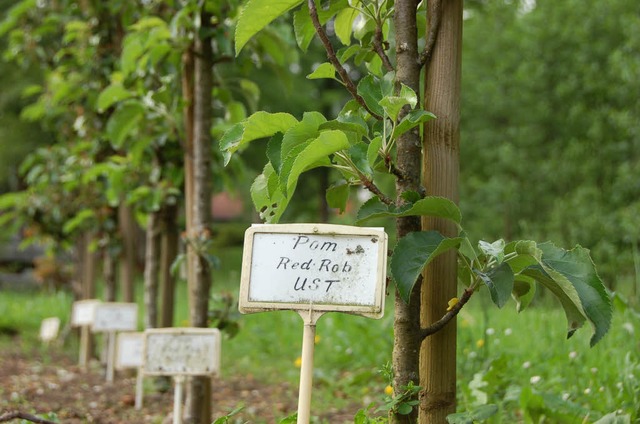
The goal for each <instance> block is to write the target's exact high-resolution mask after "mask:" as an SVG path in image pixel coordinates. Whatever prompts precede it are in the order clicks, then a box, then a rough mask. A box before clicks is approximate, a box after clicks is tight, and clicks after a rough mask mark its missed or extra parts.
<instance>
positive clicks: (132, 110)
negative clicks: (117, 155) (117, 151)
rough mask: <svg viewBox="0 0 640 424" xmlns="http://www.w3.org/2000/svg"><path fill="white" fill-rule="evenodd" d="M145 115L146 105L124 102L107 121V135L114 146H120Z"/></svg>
mask: <svg viewBox="0 0 640 424" xmlns="http://www.w3.org/2000/svg"><path fill="white" fill-rule="evenodd" d="M143 116H144V107H143V106H142V105H141V104H140V103H138V102H133V103H128V104H123V105H122V106H121V107H119V108H118V110H116V111H115V112H114V113H113V114H112V115H111V117H109V121H108V122H107V137H108V138H109V140H111V143H112V144H113V146H114V147H116V148H120V147H122V144H123V143H124V140H125V139H126V138H127V136H129V135H130V134H131V132H132V131H133V130H134V129H135V128H136V126H137V125H138V122H140V120H141V119H142V117H143Z"/></svg>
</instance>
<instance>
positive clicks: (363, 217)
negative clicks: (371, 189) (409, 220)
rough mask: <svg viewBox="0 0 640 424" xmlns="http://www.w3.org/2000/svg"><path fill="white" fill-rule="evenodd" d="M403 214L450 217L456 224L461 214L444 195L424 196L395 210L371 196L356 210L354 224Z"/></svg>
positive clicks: (397, 216) (460, 218)
mask: <svg viewBox="0 0 640 424" xmlns="http://www.w3.org/2000/svg"><path fill="white" fill-rule="evenodd" d="M403 216H433V217H437V218H446V219H450V220H451V221H454V222H455V223H457V224H460V221H461V220H462V214H461V213H460V209H459V208H458V206H457V205H456V204H455V203H453V202H452V201H451V200H449V199H447V198H444V197H438V196H429V197H425V198H424V199H421V200H419V201H417V202H415V203H413V204H409V205H405V206H404V207H400V208H398V209H396V210H394V209H393V208H390V207H388V206H386V205H385V204H383V203H382V202H381V201H380V199H378V198H377V197H372V198H371V199H369V200H368V201H367V202H366V203H365V204H364V205H362V207H361V208H360V210H359V211H358V219H357V221H356V224H358V225H360V224H361V223H363V222H364V221H367V220H369V219H373V218H383V217H393V218H399V217H403Z"/></svg>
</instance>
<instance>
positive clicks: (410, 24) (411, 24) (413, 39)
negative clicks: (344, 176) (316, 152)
mask: <svg viewBox="0 0 640 424" xmlns="http://www.w3.org/2000/svg"><path fill="white" fill-rule="evenodd" d="M416 7H417V1H415V0H401V1H396V4H395V14H394V24H395V28H396V62H397V65H396V84H397V87H396V91H399V88H400V83H402V84H405V85H406V86H408V87H411V88H412V89H413V90H414V91H415V92H416V93H419V92H420V90H419V88H420V68H419V66H418V38H417V28H416ZM407 112H409V106H405V108H404V109H403V111H402V113H401V114H400V117H399V119H402V117H403V116H404V115H405V114H406V113H407ZM421 157H422V155H421V140H420V132H419V129H418V128H416V129H414V130H411V131H408V132H406V133H404V134H403V135H401V136H400V137H399V138H398V140H397V162H396V163H397V167H398V169H399V171H400V172H401V173H402V175H403V177H402V178H398V179H397V181H396V195H397V203H398V204H401V203H402V202H403V200H402V198H401V195H402V193H404V192H405V191H408V190H412V191H418V189H419V187H420V169H421V162H420V161H421ZM419 230H420V219H419V218H418V217H404V218H399V219H397V220H396V232H397V236H398V239H400V238H401V237H404V236H405V235H407V234H408V233H410V232H413V231H419ZM420 343H421V339H420V284H416V286H415V289H414V290H413V293H412V294H411V298H410V301H409V304H406V303H405V302H404V301H403V300H402V299H401V297H400V294H399V293H398V291H397V290H396V296H395V319H394V341H393V370H394V381H393V389H394V395H396V396H397V395H399V394H401V393H402V392H404V391H405V388H406V387H407V385H409V383H413V384H415V385H416V386H417V385H418V383H419V358H420ZM417 417H418V411H417V409H416V408H414V410H413V411H412V413H411V414H409V415H401V414H398V413H393V411H392V413H391V414H390V417H389V418H390V422H392V423H415V422H416V419H417Z"/></svg>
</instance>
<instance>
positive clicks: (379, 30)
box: [373, 23, 395, 72]
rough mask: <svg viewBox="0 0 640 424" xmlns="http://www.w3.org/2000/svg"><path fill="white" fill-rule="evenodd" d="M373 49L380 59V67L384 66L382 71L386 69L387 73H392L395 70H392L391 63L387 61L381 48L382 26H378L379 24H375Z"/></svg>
mask: <svg viewBox="0 0 640 424" xmlns="http://www.w3.org/2000/svg"><path fill="white" fill-rule="evenodd" d="M373 49H374V50H375V52H376V53H377V54H378V56H380V59H382V65H383V66H384V69H386V70H387V72H392V71H394V70H395V69H394V68H393V65H392V64H391V61H390V60H389V56H387V54H386V53H385V51H384V48H383V41H382V25H380V24H379V23H378V24H376V32H375V36H374V37H373Z"/></svg>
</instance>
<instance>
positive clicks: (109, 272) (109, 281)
mask: <svg viewBox="0 0 640 424" xmlns="http://www.w3.org/2000/svg"><path fill="white" fill-rule="evenodd" d="M102 276H103V278H104V300H105V301H107V302H115V301H116V296H117V293H116V291H117V286H116V283H117V281H116V266H115V261H114V258H113V257H112V256H111V250H110V249H109V246H105V248H104V249H103V250H102Z"/></svg>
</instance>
